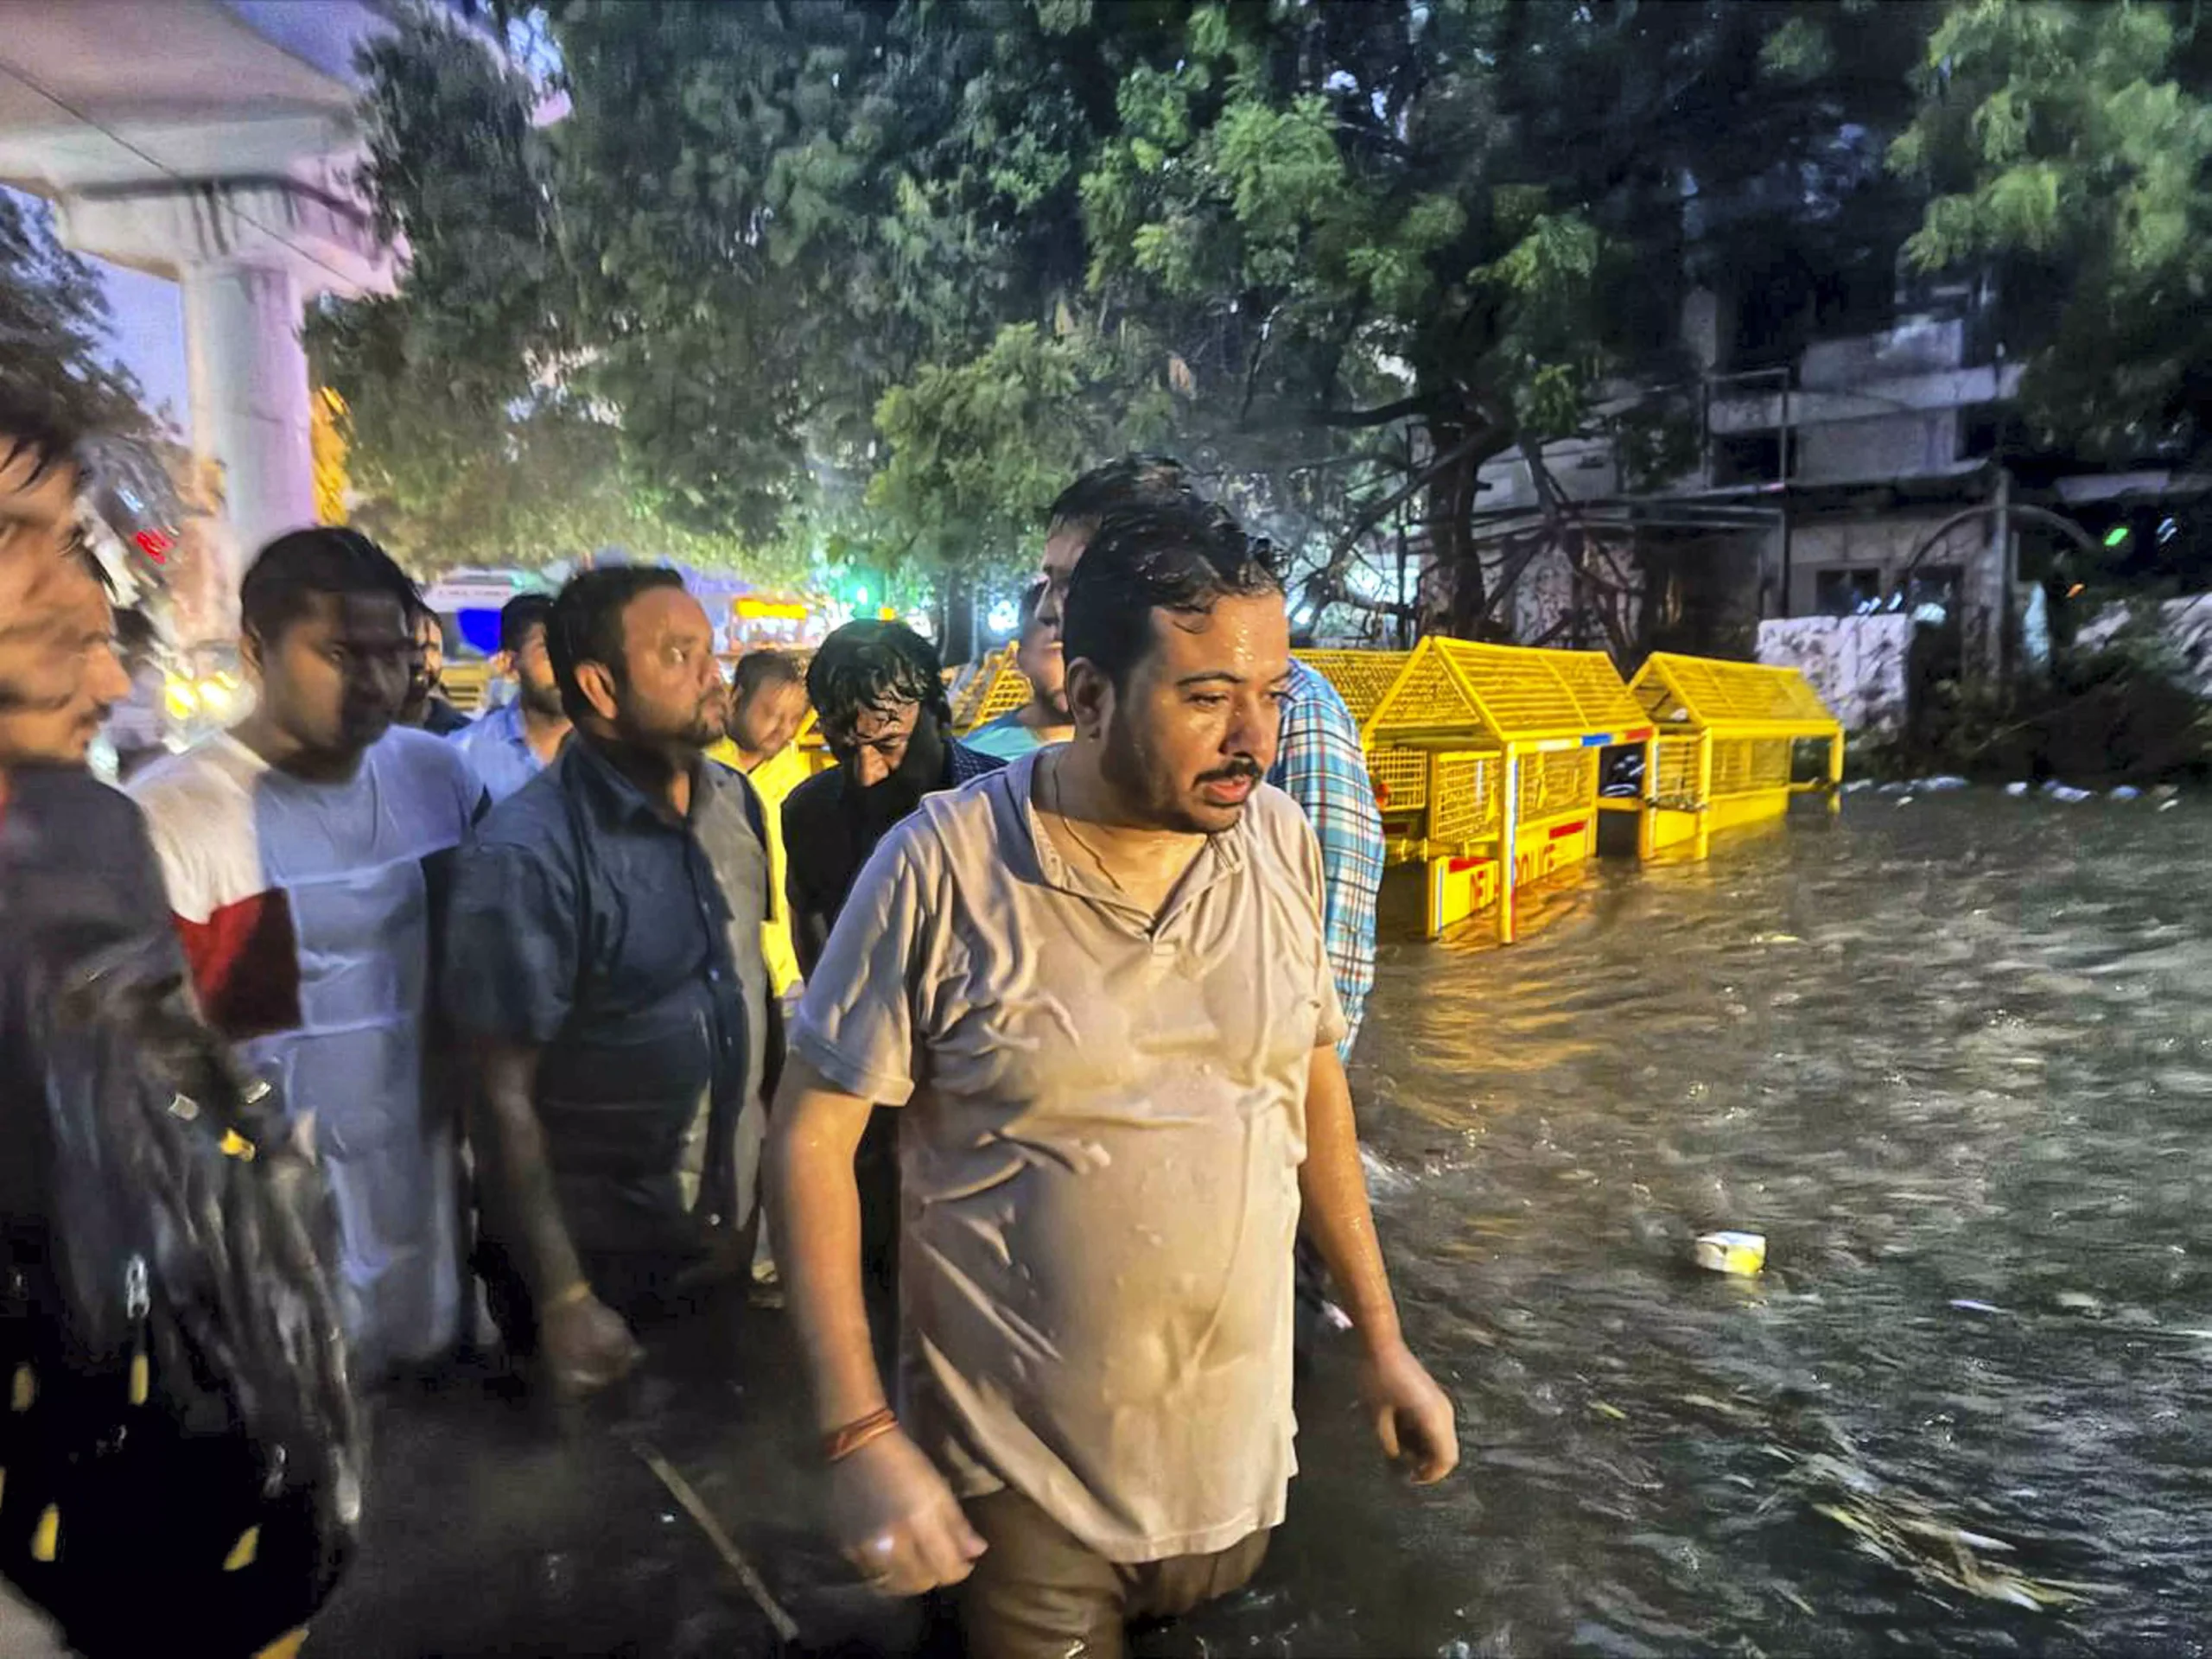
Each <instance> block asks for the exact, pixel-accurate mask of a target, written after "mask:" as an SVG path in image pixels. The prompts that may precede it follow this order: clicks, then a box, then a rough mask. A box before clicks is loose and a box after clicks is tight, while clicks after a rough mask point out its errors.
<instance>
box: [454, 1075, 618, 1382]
mask: <svg viewBox="0 0 2212 1659" xmlns="http://www.w3.org/2000/svg"><path fill="white" fill-rule="evenodd" d="M537 1057H538V1050H537V1048H535V1047H532V1046H528V1045H525V1044H522V1043H512V1042H503V1041H500V1040H499V1039H496V1038H479V1039H477V1070H478V1082H479V1084H480V1087H479V1088H478V1090H477V1091H476V1095H475V1102H476V1109H475V1122H474V1128H473V1133H472V1134H471V1135H470V1141H471V1142H472V1144H473V1145H474V1147H475V1149H476V1170H477V1179H478V1181H479V1182H480V1184H481V1185H482V1187H483V1189H484V1192H483V1207H484V1210H485V1211H486V1215H487V1217H489V1218H490V1219H491V1221H492V1223H493V1230H494V1231H495V1233H496V1235H497V1236H498V1237H499V1241H500V1242H501V1243H503V1244H505V1246H506V1248H507V1250H508V1252H509V1254H510V1255H511V1256H512V1259H513V1260H514V1262H515V1265H516V1267H517V1268H518V1269H519V1270H520V1271H521V1273H522V1275H523V1279H524V1284H525V1286H526V1287H527V1288H528V1289H529V1292H530V1298H531V1306H533V1307H535V1308H536V1309H537V1323H538V1334H539V1342H540V1345H541V1346H542V1348H543V1352H544V1357H545V1362H546V1364H547V1365H548V1367H549V1368H550V1370H551V1373H552V1377H553V1384H554V1386H555V1387H556V1389H560V1390H561V1391H562V1392H563V1393H564V1394H588V1393H590V1392H591V1391H592V1390H594V1389H601V1388H604V1387H606V1385H607V1384H608V1383H613V1382H614V1381H616V1380H617V1379H618V1378H620V1376H622V1374H623V1373H624V1372H626V1371H627V1370H629V1369H630V1367H631V1366H632V1365H633V1364H635V1363H637V1361H638V1358H639V1347H638V1344H637V1341H636V1339H635V1338H632V1336H631V1334H630V1329H629V1326H627V1325H625V1324H624V1323H623V1321H622V1319H621V1316H620V1315H619V1314H617V1313H614V1312H613V1309H611V1308H609V1307H607V1306H604V1305H603V1304H602V1303H601V1301H600V1300H599V1299H598V1298H597V1297H595V1296H594V1295H593V1294H592V1289H591V1284H590V1281H588V1280H587V1279H586V1278H585V1277H584V1270H583V1264H582V1262H580V1261H579V1260H578V1259H577V1257H576V1249H575V1244H574V1243H572V1242H571V1241H570V1239H569V1227H568V1224H567V1223H566V1222H565V1221H563V1219H562V1217H561V1199H560V1195H559V1194H558V1193H557V1192H555V1190H554V1186H553V1166H552V1164H551V1163H550V1160H548V1159H547V1157H546V1153H545V1131H544V1128H543V1126H542V1125H541V1124H540V1123H539V1122H538V1118H537V1104H536V1100H535V1096H536V1093H537Z"/></svg>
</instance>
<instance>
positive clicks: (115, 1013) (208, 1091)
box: [0, 939, 366, 1659]
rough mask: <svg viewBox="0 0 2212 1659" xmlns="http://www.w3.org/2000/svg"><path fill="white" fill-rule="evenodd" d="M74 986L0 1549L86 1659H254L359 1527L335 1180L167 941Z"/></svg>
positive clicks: (135, 950)
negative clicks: (250, 1658)
mask: <svg viewBox="0 0 2212 1659" xmlns="http://www.w3.org/2000/svg"><path fill="white" fill-rule="evenodd" d="M55 977H56V978H57V979H58V982H54V983H51V984H48V985H47V986H45V987H44V988H43V990H44V1001H43V1003H42V1007H43V1009H44V1011H45V1014H46V1016H47V1027H46V1032H45V1036H44V1041H43V1044H42V1047H43V1050H44V1067H43V1070H44V1074H45V1082H46V1090H45V1093H46V1106H47V1112H46V1118H45V1123H44V1124H43V1126H42V1127H43V1128H45V1130H46V1131H47V1134H48V1136H49V1137H50V1146H49V1147H48V1148H47V1155H48V1158H49V1159H50V1171H51V1173H50V1180H49V1185H48V1192H49V1194H50V1203H49V1205H48V1209H47V1213H46V1214H45V1215H44V1216H43V1217H40V1218H39V1219H38V1221H37V1224H35V1226H31V1227H20V1226H13V1225H11V1226H10V1229H9V1234H10V1236H9V1237H8V1239H7V1241H6V1242H7V1246H8V1270H7V1273H6V1275H5V1279H4V1282H0V1291H4V1293H5V1301H6V1306H5V1308H4V1318H0V1342H4V1352H3V1353H0V1363H5V1364H6V1365H7V1366H8V1368H9V1376H8V1378H7V1380H6V1383H5V1387H6V1388H7V1389H8V1391H9V1392H8V1397H7V1398H6V1399H5V1400H4V1401H0V1406H7V1407H11V1408H12V1409H10V1410H7V1411H5V1412H4V1413H0V1469H4V1471H5V1473H4V1477H0V1566H4V1567H5V1570H6V1571H7V1573H8V1575H9V1577H10V1579H12V1580H15V1581H16V1585H17V1586H18V1587H19V1588H20V1589H22V1592H24V1593H25V1594H26V1595H28V1596H29V1598H30V1599H33V1600H34V1601H35V1602H37V1603H38V1604H39V1605H41V1606H42V1607H44V1608H45V1609H46V1610H47V1611H49V1612H50V1613H52V1614H54V1617H55V1618H58V1619H59V1620H60V1623H61V1625H62V1628H63V1630H64V1632H65V1634H66V1635H67V1637H68V1639H69V1640H70V1642H71V1643H72V1644H73V1645H74V1646H75V1647H77V1648H78V1649H80V1650H81V1651H83V1652H85V1653H86V1654H88V1655H93V1656H100V1655H105V1654H107V1653H125V1652H128V1653H132V1654H141V1653H146V1652H154V1651H166V1650H170V1649H177V1648H179V1646H180V1644H184V1645H188V1646H189V1648H190V1649H191V1651H193V1652H194V1654H196V1655H200V1654H204V1655H207V1656H211V1659H225V1656H232V1655H240V1656H243V1655H248V1654H251V1653H253V1652H255V1651H256V1650H257V1649H259V1648H261V1647H262V1646H263V1645H264V1644H266V1643H269V1642H270V1641H272V1640H274V1639H276V1638H277V1637H281V1636H283V1634H285V1633H286V1632H287V1631H289V1630H293V1629H295V1628H296V1627H297V1626H299V1625H300V1624H303V1623H304V1622H305V1621H306V1619H307V1618H308V1615H309V1614H310V1613H312V1612H313V1611H315V1608H316V1607H318V1606H320V1605H321V1603H322V1601H323V1599H325V1598H326V1597H327V1595H328V1593H329V1592H330V1590H331V1588H332V1587H333V1586H334V1585H335V1583H336V1582H337V1580H338V1577H339V1574H340V1571H341V1570H342V1568H343V1567H344V1565H345V1563H346V1559H347V1558H348V1556H349V1555H350V1554H351V1553H352V1550H353V1544H354V1540H355V1535H356V1532H357V1529H358V1526H359V1516H360V1510H361V1479H362V1469H363V1460H364V1456H365V1450H366V1447H365V1438H364V1433H363V1428H362V1423H361V1420H360V1417H359V1413H358V1411H357V1408H356V1403H355V1401H354V1398H353V1393H352V1390H351V1389H350V1386H349V1383H348V1379H347V1376H346V1349H345V1342H344V1336H343V1331H342V1327H341V1325H340V1318H339V1313H338V1309H337V1306H336V1304H335V1300H334V1296H333V1294H332V1290H331V1287H330V1281H329V1280H328V1278H327V1275H326V1273H325V1270H324V1268H323V1266H322V1263H323V1262H324V1261H326V1260H331V1259H334V1249H333V1244H334V1236H335V1234H334V1226H333V1217H332V1211H331V1206H330V1200H329V1196H328V1192H327V1188H326V1187H325V1185H324V1184H323V1181H322V1179H321V1174H320V1173H319V1172H318V1171H317V1170H316V1169H315V1166H314V1165H313V1163H312V1162H311V1160H309V1159H308V1157H307V1156H305V1155H304V1154H302V1152H301V1151H300V1150H299V1149H298V1148H297V1147H296V1145H295V1143H294V1139H293V1137H292V1135H291V1134H290V1131H289V1128H288V1127H287V1126H286V1124H285V1123H284V1122H283V1116H282V1114H281V1112H280V1111H279V1110H278V1107H277V1101H276V1100H275V1099H274V1097H273V1096H272V1094H271V1092H270V1090H269V1088H268V1086H267V1085H266V1084H262V1083H260V1082H259V1081H258V1080H257V1079H253V1078H251V1077H247V1076H245V1073H244V1072H243V1071H242V1070H240V1069H239V1068H238V1066H237V1065H236V1064H235V1062H234V1061H233V1060H232V1058H231V1057H230V1054H229V1052H228V1051H227V1049H226V1047H225V1046H224V1045H223V1043H222V1042H221V1040H220V1039H219V1038H217V1037H216V1036H215V1035H214V1034H213V1033H211V1032H210V1031H209V1030H208V1029H207V1027H206V1026H205V1025H204V1024H202V1023H201V1021H200V1019H199V1017H198V1015H197V1014H196V1012H195V1011H194V1008H193V1007H192V1004H191V1001H190V998H189V996H188V993H187V991H186V988H185V986H184V983H183V980H182V976H181V971H180V967H179V964H178V963H177V962H176V959H175V952H174V950H173V949H170V948H169V947H168V941H166V940H163V939H149V940H143V941H140V942H137V943H134V944H125V945H123V946H118V947H115V948H112V949H110V950H105V951H104V952H102V953H99V954H98V955H95V956H92V957H86V958H83V959H80V960H79V962H77V963H74V964H73V966H71V967H69V968H68V969H64V970H61V971H60V973H59V974H58V975H57V976H55ZM33 988H34V990H37V989H38V988H39V987H38V986H37V983H36V980H35V979H34V982H33ZM33 1006H34V1007H41V1004H40V1003H38V1002H35V1003H34V1004H33Z"/></svg>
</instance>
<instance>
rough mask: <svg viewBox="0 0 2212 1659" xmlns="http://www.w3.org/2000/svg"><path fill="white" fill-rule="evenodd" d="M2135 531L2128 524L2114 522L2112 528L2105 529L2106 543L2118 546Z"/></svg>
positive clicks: (2108, 545) (2109, 545)
mask: <svg viewBox="0 0 2212 1659" xmlns="http://www.w3.org/2000/svg"><path fill="white" fill-rule="evenodd" d="M2134 533H2135V532H2134V531H2132V530H2130V529H2128V527H2127V526H2126V524H2114V525H2113V527H2112V528H2111V529H2110V530H2108V531H2105V545H2106V546H2107V547H2118V546H2120V543H2123V542H2125V541H2126V539H2127V538H2128V537H2130V536H2132V535H2133V534H2134Z"/></svg>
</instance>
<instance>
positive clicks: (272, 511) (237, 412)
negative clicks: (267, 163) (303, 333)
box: [180, 261, 315, 586]
mask: <svg viewBox="0 0 2212 1659" xmlns="http://www.w3.org/2000/svg"><path fill="white" fill-rule="evenodd" d="M180 277H181V283H182V286H183V289H184V334H185V359H186V366H187V370H188V374H189V377H190V382H191V389H192V448H193V454H194V459H195V460H197V461H200V462H202V463H207V462H211V461H212V462H213V463H214V465H215V466H216V467H219V469H220V470H219V476H220V478H221V479H222V481H223V497H224V503H225V517H226V519H227V520H228V522H229V528H230V531H231V537H232V543H233V545H232V549H231V550H230V551H231V555H232V557H231V563H232V570H233V571H234V572H236V571H239V570H242V569H243V568H244V564H245V562H246V561H248V560H250V559H251V557H252V556H253V555H254V553H255V552H256V551H257V550H259V549H260V548H261V547H262V545H263V544H264V543H266V542H268V541H270V539H271V538H273V537H277V536H280V535H282V534H283V532H284V531H288V530H296V529H298V528H299V527H300V526H301V525H302V524H313V523H314V522H315V458H314V454H313V451H312V449H311V448H310V446H309V429H310V427H311V425H312V420H311V416H310V415H309V410H308V360H307V353H305V352H304V351H303V350H302V347H301V345H300V322H301V315H302V313H301V298H300V290H299V285H298V283H297V282H296V280H295V278H294V277H293V275H292V273H291V272H290V271H289V270H285V269H284V268H283V267H281V266H270V265H256V264H236V263H230V262H221V261H219V262H214V263H210V264H194V265H188V266H186V267H185V268H184V270H182V271H181V273H180ZM232 586H235V582H233V583H232Z"/></svg>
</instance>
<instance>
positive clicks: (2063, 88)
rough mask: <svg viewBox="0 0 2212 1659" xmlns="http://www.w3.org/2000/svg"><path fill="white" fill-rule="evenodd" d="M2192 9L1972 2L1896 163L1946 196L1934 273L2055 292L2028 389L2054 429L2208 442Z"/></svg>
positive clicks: (2209, 113)
mask: <svg viewBox="0 0 2212 1659" xmlns="http://www.w3.org/2000/svg"><path fill="white" fill-rule="evenodd" d="M2185 16H2186V17H2190V18H2192V19H2193V16H2194V14H2193V13H2192V12H2188V11H2183V10H2177V9H2176V8H2173V7H2170V6H2166V5H2161V4H2149V3H2139V0H2113V3H2075V0H1958V3H1955V4H1954V5H1953V7H1952V8H1951V10H1950V11H1949V12H1948V15H1947V16H1945V18H1944V20H1943V22H1942V26H1941V27H1940V28H1939V29H1936V31H1935V32H1934V34H1933V35H1931V36H1930V38H1929V42H1928V48H1927V57H1926V65H1925V68H1924V70H1923V76H1922V86H1923V93H1924V98H1923V105H1922V108H1921V110H1920V112H1919V115H1918V117H1917V118H1916V121H1915V122H1914V123H1913V124H1912V126H1911V127H1910V130H1907V131H1906V132H1905V133H1904V135H1903V136H1902V137H1900V138H1899V139H1898V141H1897V144H1896V145H1895V146H1894V148H1893V149H1892V150H1891V164H1892V166H1894V167H1895V168H1898V169H1899V170H1900V171H1902V172H1905V173H1908V174H1910V175H1914V176H1916V177H1918V178H1922V179H1924V180H1926V181H1929V183H1931V184H1932V185H1933V186H1934V187H1935V188H1936V192H1937V194H1936V195H1935V197H1934V199H1933V200H1930V202H1929V205H1928V208H1927V213H1926V217H1925V219H1923V223H1922V225H1921V227H1920V229H1919V231H1918V232H1917V233H1916V234H1915V235H1914V236H1913V238H1911V240H1910V243H1909V244H1908V245H1907V252H1908V254H1909V255H1910V257H1911V258H1912V259H1913V260H1914V261H1915V262H1916V264H1919V265H1920V266H1921V267H1922V268H1923V269H1926V270H1944V269H1948V268H1953V267H1971V266H1974V265H1975V264H1980V263H1989V264H1997V265H1999V267H2000V268H2004V269H2007V270H2010V271H2012V273H2013V274H2014V280H2015V282H2016V283H2017V284H2018V286H2020V287H2023V288H2026V289H2048V290H2050V313H2051V315H2052V321H2051V322H2050V325H2049V326H2048V327H2046V328H2045V329H2044V336H2045V337H2044V339H2043V340H2040V341H2038V342H2037V343H2038V345H2039V346H2040V348H2041V349H2040V350H2039V351H2038V352H2037V355H2036V357H2035V358H2034V359H2033V361H2032V362H2031V370H2030V373H2029V376H2028V378H2027V383H2026V388H2025V389H2026V392H2027V399H2028V404H2029V408H2030V412H2031V416H2032V417H2033V418H2034V419H2035V421H2036V422H2037V425H2038V426H2039V428H2040V429H2041V431H2042V434H2043V435H2044V437H2045V438H2046V439H2047V440H2048V441H2050V442H2054V443H2073V444H2079V445H2082V446H2086V447H2088V448H2092V449H2101V450H2105V451H2107V452H2109V453H2113V454H2121V455H2125V454H2139V453H2148V452H2151V451H2152V450H2155V449H2156V448H2158V447H2160V446H2161V445H2163V444H2167V443H2173V442H2183V443H2186V442H2195V441H2196V438H2197V437H2198V435H2200V434H2201V431H2202V426H2203V416H2202V410H2203V408H2204V405H2205V403H2206V390H2207V388H2206V385H2205V384H2204V383H2205V373H2206V366H2207V365H2208V363H2212V313H2208V309H2207V304H2206V302H2207V298H2208V296H2212V201H2208V199H2207V197H2206V195H2205V193H2204V191H2203V188H2202V180H2203V178H2204V176H2205V170H2206V168H2207V167H2208V166H2212V67H2208V65H2207V64H2206V62H2205V60H2204V58H2203V55H2202V52H2201V51H2200V50H2199V49H2198V48H2197V43H2196V37H2195V35H2194V32H2193V22H2192V26H2191V28H2190V29H2183V27H2181V26H2180V22H2181V19H2182V18H2183V17H2185Z"/></svg>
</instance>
